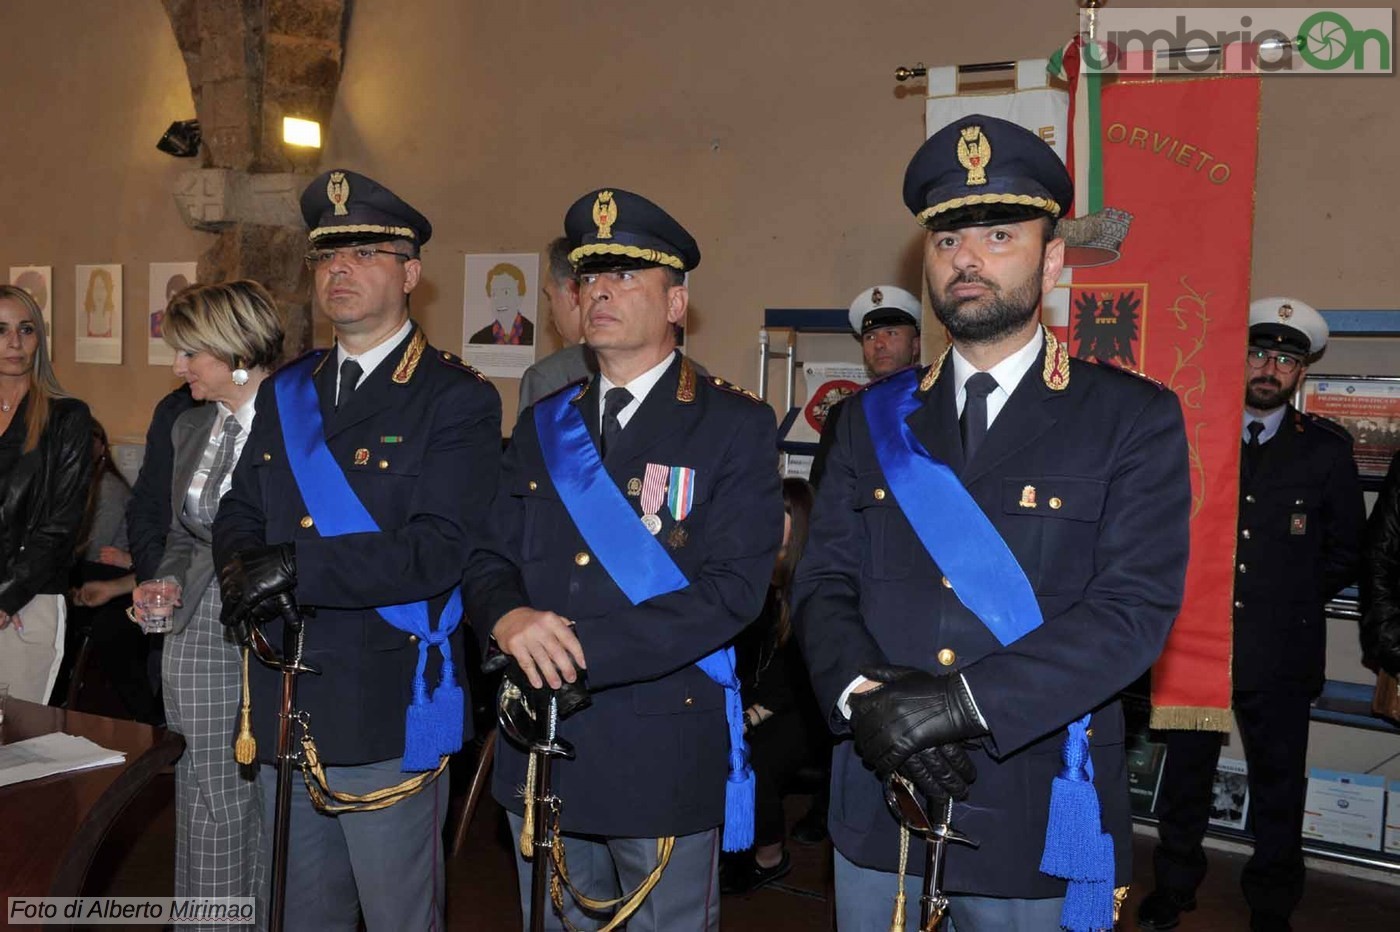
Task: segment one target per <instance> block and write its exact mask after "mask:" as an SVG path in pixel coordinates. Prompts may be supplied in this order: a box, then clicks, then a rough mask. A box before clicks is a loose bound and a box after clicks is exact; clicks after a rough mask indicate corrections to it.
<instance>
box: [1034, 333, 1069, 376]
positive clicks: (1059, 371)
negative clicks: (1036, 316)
mask: <svg viewBox="0 0 1400 932" xmlns="http://www.w3.org/2000/svg"><path fill="white" fill-rule="evenodd" d="M1042 329H1044V331H1045V369H1044V371H1043V372H1041V374H1040V377H1041V378H1042V379H1044V380H1045V387H1046V388H1048V389H1050V390H1051V391H1052V392H1062V391H1064V390H1065V389H1066V388H1069V347H1067V346H1065V344H1063V343H1061V342H1060V341H1059V339H1058V338H1057V337H1056V336H1055V334H1054V332H1053V331H1052V330H1051V329H1050V328H1049V327H1042Z"/></svg>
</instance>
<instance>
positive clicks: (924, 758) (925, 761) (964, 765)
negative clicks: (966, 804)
mask: <svg viewBox="0 0 1400 932" xmlns="http://www.w3.org/2000/svg"><path fill="white" fill-rule="evenodd" d="M897 772H898V773H899V775H900V776H901V777H903V778H904V779H906V780H908V781H909V782H910V783H912V784H914V789H916V790H918V791H919V792H920V793H922V794H923V795H924V796H925V797H926V798H928V799H934V798H937V797H939V796H951V797H952V798H953V799H954V800H958V801H962V800H964V799H967V792H968V787H969V786H970V784H971V783H972V781H973V780H976V779H977V768H976V767H975V766H973V763H972V759H971V758H969V757H968V756H967V751H965V750H963V747H962V745H960V744H942V745H939V746H938V747H936V748H927V749H925V750H923V751H915V752H914V753H913V754H911V755H909V759H908V760H906V761H905V762H904V766H902V767H900V768H899V770H898V771H897Z"/></svg>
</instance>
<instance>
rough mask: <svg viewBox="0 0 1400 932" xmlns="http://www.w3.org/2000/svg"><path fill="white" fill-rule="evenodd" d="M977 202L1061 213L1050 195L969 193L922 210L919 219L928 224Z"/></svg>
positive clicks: (1055, 215) (1053, 213)
mask: <svg viewBox="0 0 1400 932" xmlns="http://www.w3.org/2000/svg"><path fill="white" fill-rule="evenodd" d="M977 204H1016V205H1019V206H1022V207H1034V208H1036V209H1038V210H1043V211H1045V212H1046V213H1048V214H1049V215H1050V216H1052V217H1058V216H1059V215H1060V205H1059V204H1057V203H1055V202H1054V201H1052V200H1050V199H1049V198H1048V197H1036V196H1034V195H1031V194H969V195H968V196H967V197H955V198H953V199H952V200H951V201H944V202H943V203H941V204H934V205H933V206H932V207H929V208H927V209H926V210H922V211H920V212H919V213H918V215H917V219H918V221H919V223H920V224H922V225H923V226H928V222H929V221H930V220H932V219H933V218H934V217H936V216H938V215H939V214H941V213H946V212H947V211H950V210H957V209H958V208H960V207H973V206H975V205H977Z"/></svg>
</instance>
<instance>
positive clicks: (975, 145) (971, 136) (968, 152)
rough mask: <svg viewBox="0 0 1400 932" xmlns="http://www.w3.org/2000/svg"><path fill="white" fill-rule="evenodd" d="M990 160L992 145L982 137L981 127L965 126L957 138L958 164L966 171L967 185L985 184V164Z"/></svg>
mask: <svg viewBox="0 0 1400 932" xmlns="http://www.w3.org/2000/svg"><path fill="white" fill-rule="evenodd" d="M991 160H992V144H991V143H990V142H988V141H987V137H986V136H984V135H982V127H980V126H965V127H963V130H962V133H961V134H959V136H958V164H959V165H961V166H962V167H963V168H966V169H967V183H968V184H969V185H979V184H986V183H987V164H988V163H989V162H991Z"/></svg>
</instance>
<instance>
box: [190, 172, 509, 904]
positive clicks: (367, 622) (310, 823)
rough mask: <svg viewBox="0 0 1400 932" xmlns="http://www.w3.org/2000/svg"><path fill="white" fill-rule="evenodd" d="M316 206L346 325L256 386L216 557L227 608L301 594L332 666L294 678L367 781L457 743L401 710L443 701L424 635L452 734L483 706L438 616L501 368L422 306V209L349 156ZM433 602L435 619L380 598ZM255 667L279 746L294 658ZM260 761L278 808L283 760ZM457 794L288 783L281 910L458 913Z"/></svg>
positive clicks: (320, 300) (338, 750)
mask: <svg viewBox="0 0 1400 932" xmlns="http://www.w3.org/2000/svg"><path fill="white" fill-rule="evenodd" d="M301 207H302V215H303V216H304V218H305V220H306V223H307V226H308V227H309V228H310V236H309V239H310V244H309V245H310V249H309V252H308V253H307V257H306V261H307V264H308V265H309V266H310V268H311V270H312V273H313V276H314V294H315V303H316V307H317V309H318V310H319V312H320V313H322V314H324V315H325V316H326V317H327V318H328V319H329V320H330V323H331V326H332V327H333V328H334V330H335V335H336V345H335V347H334V349H331V350H318V351H313V352H312V353H310V354H308V355H307V356H305V357H303V358H302V359H300V360H297V361H296V362H293V363H291V364H289V365H287V366H286V367H284V368H283V369H282V370H280V371H279V372H278V373H277V374H276V375H275V376H274V377H273V378H271V379H268V380H267V383H266V384H265V385H264V386H263V389H262V390H261V391H260V393H259V395H258V400H257V411H258V416H257V420H256V424H255V426H254V428H253V432H252V434H251V435H250V437H249V438H248V443H247V448H246V451H247V452H246V455H244V456H243V458H242V459H241V460H240V462H239V468H237V469H236V470H235V473H234V478H233V487H232V489H231V491H230V492H229V494H228V495H227V496H226V497H225V498H224V500H223V503H222V505H221V508H220V510H219V516H218V520H217V521H216V522H215V525H214V555H215V560H216V565H218V566H221V567H223V568H224V569H223V572H222V575H221V586H222V591H223V595H224V607H225V621H226V623H230V622H239V621H243V620H246V619H248V618H250V617H251V618H267V617H273V618H274V619H275V616H276V615H277V607H276V606H277V605H278V603H279V599H280V597H282V596H286V595H291V596H292V597H294V599H295V602H296V604H298V605H299V606H300V607H301V610H302V613H303V615H304V616H305V618H306V651H305V660H306V661H307V662H308V663H309V664H312V665H314V666H316V667H317V668H318V669H319V670H320V674H319V675H303V676H302V677H301V678H300V682H299V687H298V696H297V700H298V703H297V704H298V707H299V708H300V709H301V710H302V711H304V712H305V713H307V715H308V716H309V718H308V730H309V732H310V734H311V735H312V737H313V738H314V739H315V741H316V742H317V744H318V746H319V750H320V755H321V758H322V760H323V761H324V763H325V764H327V765H328V767H327V770H328V776H329V781H328V782H329V783H330V784H331V786H332V787H333V788H335V789H337V790H340V791H344V792H348V793H352V794H358V795H363V794H365V793H367V792H370V791H373V790H378V789H382V788H384V787H386V786H390V785H394V784H396V783H398V782H399V781H401V780H402V779H403V778H404V777H405V774H404V773H402V772H401V771H402V770H403V769H413V770H422V769H423V767H424V761H423V760H417V761H414V760H410V759H405V754H406V750H407V749H409V748H417V752H415V753H414V754H412V755H410V756H411V757H418V758H421V757H423V756H426V757H427V759H428V761H427V763H426V766H427V768H428V769H431V768H432V767H433V766H434V765H435V764H436V763H437V760H438V753H439V752H441V753H447V752H448V751H449V748H447V747H441V748H436V747H427V748H426V752H425V753H423V751H424V746H423V745H421V744H420V745H415V744H414V743H413V742H414V741H415V740H416V739H417V738H420V737H422V736H421V734H420V733H419V731H420V729H419V728H417V727H416V726H415V727H407V726H406V724H405V722H406V718H410V717H413V716H406V712H407V711H408V710H409V708H410V705H416V706H417V708H416V709H415V715H416V714H417V713H419V712H424V711H425V709H426V708H427V707H428V704H426V703H419V702H416V696H415V692H416V690H415V667H416V666H417V664H418V663H419V659H420V652H421V653H422V654H426V655H427V661H428V669H427V671H426V677H425V680H424V682H425V683H426V684H430V685H431V686H435V687H437V689H436V691H434V692H433V693H432V699H433V700H441V704H440V706H433V707H434V708H439V710H440V711H441V710H444V709H445V710H447V713H446V715H447V717H446V719H445V720H439V721H438V724H439V725H440V726H441V727H442V728H444V729H448V730H452V729H454V725H453V716H452V715H451V714H450V713H451V711H452V710H454V709H455V713H456V714H455V719H456V723H457V724H456V725H455V729H456V731H457V734H458V735H460V734H461V729H462V728H469V723H463V722H462V718H463V712H462V709H463V706H465V708H470V704H469V703H467V702H463V703H462V704H456V703H453V702H449V701H447V697H448V696H449V695H450V694H451V689H449V688H447V687H446V686H445V685H439V683H440V679H441V678H442V676H441V666H442V664H443V662H444V658H445V657H447V656H449V654H450V655H451V656H453V657H456V658H457V660H458V662H460V660H461V658H462V656H463V651H462V643H461V637H462V635H461V633H460V632H457V633H455V634H453V635H452V636H451V637H450V638H448V639H446V641H445V643H440V640H441V639H440V637H439V636H438V635H436V634H433V633H432V631H438V632H441V631H444V630H446V629H447V628H448V627H450V622H451V619H452V616H453V612H452V611H451V609H452V605H451V600H450V599H449V596H450V595H451V594H452V593H453V592H454V591H455V590H456V589H457V587H458V584H459V582H460V580H461V571H462V566H463V565H464V563H465V561H466V558H467V555H468V553H469V552H470V550H471V547H472V546H473V545H474V544H475V542H476V541H477V539H478V538H479V537H480V536H481V534H482V532H483V527H484V523H485V519H486V511H487V508H488V506H489V503H490V499H491V495H492V492H493V490H494V488H495V481H496V473H497V471H498V470H499V462H500V416H501V407H500V400H499V398H498V396H497V394H496V391H495V389H494V388H493V387H492V386H491V385H490V383H488V382H486V381H485V380H484V379H482V378H481V376H480V375H478V374H477V373H476V372H475V371H474V370H472V369H471V368H470V367H468V366H466V365H464V364H463V363H462V362H461V361H460V360H459V359H458V358H457V357H456V356H454V355H452V354H451V353H447V352H442V351H440V350H437V349H435V348H434V347H433V346H432V345H430V344H429V343H428V340H427V336H426V335H425V334H424V333H423V331H422V329H420V328H419V327H418V325H417V324H416V323H414V322H413V321H412V320H411V319H410V317H409V314H408V298H409V293H410V292H412V291H413V289H414V288H415V287H416V286H417V285H418V283H419V277H420V275H421V273H422V265H421V263H420V261H419V258H418V254H419V249H420V248H421V247H422V246H423V245H424V244H425V243H426V242H427V241H428V238H429V236H430V235H431V233H432V227H431V226H430V225H429V223H428V221H427V219H426V218H425V217H424V216H423V215H422V214H420V213H419V212H418V211H417V210H415V209H413V208H412V207H410V206H409V205H408V204H407V203H405V202H404V201H403V200H401V199H400V198H398V197H397V196H396V195H394V193H393V192H392V191H390V190H389V189H388V188H385V187H383V186H382V185H380V184H378V183H377V182H375V181H373V180H371V179H369V178H366V177H364V176H363V175H359V174H356V173H355V172H351V171H345V170H336V171H331V172H327V173H325V174H323V175H322V176H320V177H319V178H317V179H316V180H315V181H313V182H312V183H311V185H310V187H308V188H307V189H306V191H305V192H304V193H303V194H302V199H301ZM298 390H300V392H301V393H300V394H298V393H297V392H298ZM298 401H304V402H305V404H304V405H299V404H297V402H298ZM290 438H295V440H294V442H290V443H289V442H288V440H289V439H290ZM313 447H314V448H318V449H319V450H322V451H326V452H325V459H324V460H323V461H320V462H313V463H310V464H308V463H307V462H305V461H304V460H303V457H304V456H305V452H304V451H305V450H306V449H309V448H313ZM313 467H320V468H313ZM327 496H329V506H328V507H327V506H326V505H324V504H322V502H323V499H325V498H326V497H327ZM354 499H358V504H359V505H360V506H363V507H362V509H360V510H361V511H362V512H363V513H367V516H368V518H367V519H366V520H365V521H364V522H363V523H360V524H359V525H357V526H355V527H354V528H353V530H354V532H353V533H350V532H347V531H348V529H347V527H346V526H345V524H344V521H345V517H344V516H345V514H348V513H349V512H350V511H352V510H353V509H351V508H349V507H347V505H349V504H353V500H354ZM357 507H358V506H357ZM421 602H426V606H425V610H420V611H419V615H420V617H421V619H422V621H423V622H424V623H425V626H424V627H422V628H419V629H417V630H418V631H419V632H421V634H420V633H409V631H407V630H405V629H404V628H401V627H399V626H397V625H396V624H391V623H390V621H389V620H388V617H390V616H386V615H385V614H382V613H381V608H382V607H385V606H395V605H404V604H407V605H409V606H410V607H411V606H413V605H416V604H418V603H421ZM458 604H459V605H460V602H459V603H458ZM458 614H459V610H458ZM392 617H399V616H392ZM281 628H282V624H281V622H280V621H277V620H273V621H270V622H269V623H268V624H267V626H266V632H267V635H268V637H269V640H271V642H272V643H273V644H279V643H282V634H283V632H282V630H281ZM429 641H431V642H433V643H432V644H431V647H432V649H431V650H429V649H428V648H429V644H428V643H426V642H429ZM251 673H252V705H253V730H254V734H255V735H256V737H257V745H258V751H259V755H260V757H261V758H262V760H263V761H264V763H266V762H269V761H271V759H272V756H273V752H274V749H275V747H276V736H277V712H278V702H279V695H280V682H281V678H280V676H279V675H278V674H276V673H275V672H273V671H271V670H267V669H262V668H260V667H259V666H258V665H257V664H254V665H253V669H252V671H251ZM447 679H449V680H450V679H451V677H448V678H447ZM454 698H455V697H454ZM259 776H260V780H261V782H262V784H263V788H264V798H265V799H266V800H267V801H268V810H267V811H268V817H267V820H266V824H267V825H268V826H271V825H272V816H271V801H272V796H273V786H274V783H275V767H272V766H263V767H261V768H260V775H259ZM447 798H448V789H447V781H446V780H442V779H438V780H434V781H432V782H431V783H430V784H429V785H428V787H427V788H426V789H424V790H422V791H421V792H418V793H417V794H416V795H413V796H411V797H410V798H408V799H407V800H405V801H403V802H399V803H397V804H395V805H393V806H390V807H389V808H387V809H383V810H380V811H377V812H354V813H349V814H345V815H341V816H339V817H337V818H328V817H326V816H324V815H321V814H319V813H318V812H316V811H315V810H314V809H313V808H312V805H311V803H310V801H309V800H308V798H307V795H306V794H305V793H301V792H297V793H294V794H293V807H292V820H291V841H290V856H289V858H290V866H289V871H288V890H289V892H288V896H287V904H288V905H287V928H289V929H315V930H317V932H320V930H325V929H347V930H353V929H355V928H356V926H357V923H358V922H359V921H360V919H361V917H362V918H363V921H364V925H365V927H366V928H367V929H369V930H377V929H384V930H398V929H428V928H439V929H440V928H442V927H443V925H442V922H443V866H442V864H443V859H442V843H441V830H442V824H443V819H444V817H445V814H446V811H447Z"/></svg>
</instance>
